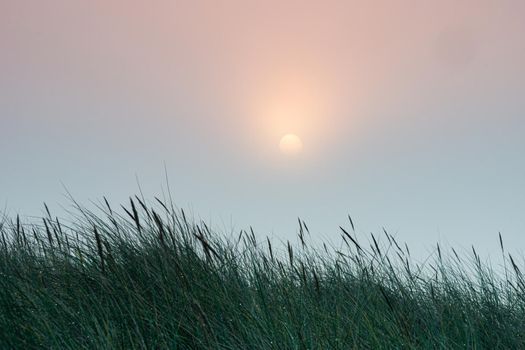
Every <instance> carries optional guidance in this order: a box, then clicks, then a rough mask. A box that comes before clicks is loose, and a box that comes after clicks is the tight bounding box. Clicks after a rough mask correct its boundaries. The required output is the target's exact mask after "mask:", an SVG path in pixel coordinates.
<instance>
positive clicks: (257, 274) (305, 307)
mask: <svg viewBox="0 0 525 350" xmlns="http://www.w3.org/2000/svg"><path fill="white" fill-rule="evenodd" d="M105 203H106V205H105V206H104V207H101V208H99V209H100V210H97V211H96V213H94V212H91V211H88V210H87V209H85V208H83V207H81V206H78V205H77V206H76V211H75V213H76V214H71V215H72V216H71V217H70V219H69V221H68V222H69V223H68V224H64V223H61V222H59V220H57V219H56V218H53V217H52V216H51V214H50V213H49V211H48V214H47V215H46V217H44V218H43V220H41V221H40V222H39V223H38V224H35V223H22V222H20V220H19V219H18V218H11V219H9V218H4V220H0V226H1V228H0V233H1V237H0V348H1V349H15V348H17V349H39V348H42V349H519V348H525V300H524V298H525V293H524V292H525V284H524V279H523V275H522V274H521V272H520V270H519V268H518V266H516V263H515V262H514V260H513V259H512V257H510V255H508V254H507V253H506V252H505V250H504V246H503V243H502V242H501V240H500V243H501V244H500V249H501V251H502V254H503V256H504V257H505V268H504V271H503V272H501V273H499V274H496V273H495V272H494V271H493V270H492V269H491V268H490V267H489V266H486V265H485V264H483V263H482V262H481V260H480V258H479V256H478V255H477V254H476V252H475V251H473V252H472V254H471V255H469V256H465V257H463V258H462V257H459V256H457V255H456V254H455V253H454V254H445V253H444V252H442V251H441V249H440V248H439V247H437V249H436V253H435V254H434V256H433V258H432V259H431V261H430V262H427V263H426V264H425V265H418V264H416V263H414V262H413V259H411V258H410V252H409V250H408V248H407V247H406V246H405V245H402V244H400V243H398V242H396V241H395V239H394V237H392V236H391V235H389V234H388V233H387V232H383V233H381V235H378V236H375V237H374V236H371V237H370V242H357V240H356V238H355V237H356V235H355V232H354V230H353V223H352V222H351V221H350V222H349V224H348V228H342V229H341V232H340V234H341V238H342V240H341V242H342V243H341V246H340V247H338V248H333V247H330V246H329V247H327V246H326V245H321V246H320V248H314V247H313V245H312V243H310V242H312V241H313V238H312V237H310V233H309V232H308V228H307V227H306V225H305V224H304V222H302V221H299V228H298V230H299V237H298V239H297V242H296V243H288V244H284V246H283V247H275V246H272V243H273V242H272V241H270V240H267V239H266V238H264V239H261V238H260V237H258V236H257V235H255V234H254V233H253V232H251V231H249V232H244V231H243V232H241V233H240V234H239V235H238V236H235V237H225V236H223V235H220V234H218V233H214V232H211V230H210V229H209V228H208V226H207V225H206V224H205V223H203V222H193V221H192V220H189V219H187V218H186V215H185V214H184V212H183V211H181V210H178V209H174V208H173V206H171V205H169V204H165V203H163V202H161V201H159V200H156V201H154V202H152V203H150V204H147V203H145V202H144V200H141V199H139V198H135V199H134V200H132V202H131V205H128V207H127V208H124V207H122V208H120V209H119V210H118V211H116V210H114V209H112V208H110V206H109V204H107V202H105ZM152 204H154V205H153V206H154V207H155V209H153V208H152ZM117 212H118V213H117ZM119 213H120V214H119ZM500 239H501V238H500ZM274 245H275V244H274Z"/></svg>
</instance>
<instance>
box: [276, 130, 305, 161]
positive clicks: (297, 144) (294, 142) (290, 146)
mask: <svg viewBox="0 0 525 350" xmlns="http://www.w3.org/2000/svg"><path fill="white" fill-rule="evenodd" d="M279 148H280V149H281V152H283V153H284V154H285V155H288V156H294V155H297V154H299V153H301V151H302V150H303V142H302V141H301V139H300V138H299V136H297V135H295V134H286V135H284V136H283V137H282V138H281V142H280V143H279Z"/></svg>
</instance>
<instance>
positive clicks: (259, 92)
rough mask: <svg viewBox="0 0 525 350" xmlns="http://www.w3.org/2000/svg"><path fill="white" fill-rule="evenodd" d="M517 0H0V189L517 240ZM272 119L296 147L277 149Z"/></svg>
mask: <svg viewBox="0 0 525 350" xmlns="http://www.w3.org/2000/svg"><path fill="white" fill-rule="evenodd" d="M524 36H525V2H524V1H522V0H516V1H512V0H499V1H458V0H454V1H444V0H440V1H415V0H413V1H393V0H391V1H349V0H345V1H343V0H341V1H284V0H275V1H273V0H272V1H268V0H265V1H246V0H242V1H241V0H236V1H196V0H192V1H190V0H188V1H174V0H171V1H168V0H165V1H117V0H103V1H102V0H90V1H76V0H47V1H36V0H35V1H27V0H0V160H1V163H0V164H1V171H0V205H2V206H4V205H5V206H6V208H7V209H8V212H9V213H11V214H15V213H21V214H25V215H34V214H40V213H41V208H42V202H44V201H46V202H48V203H49V204H50V206H51V207H52V208H55V209H56V210H58V211H60V209H59V208H60V207H59V204H67V203H68V202H67V201H66V200H65V199H64V198H63V194H64V189H63V187H62V185H61V183H63V184H64V185H65V186H67V188H68V189H69V190H70V191H71V193H72V194H73V195H74V196H75V197H76V198H77V199H78V200H79V201H81V202H84V203H86V202H88V200H99V199H100V198H101V197H102V196H103V195H106V196H107V197H108V198H110V199H113V200H115V201H118V202H121V201H124V200H126V198H127V196H128V195H130V194H134V193H136V192H137V185H136V179H135V176H138V178H139V180H140V183H141V185H142V188H143V190H144V192H145V194H146V196H147V197H148V196H149V197H150V198H151V197H152V196H154V195H159V194H160V193H161V186H162V185H163V184H164V163H165V164H166V167H167V169H168V174H169V179H170V184H171V187H172V192H173V196H174V199H175V202H176V204H178V205H179V206H181V207H184V208H189V209H191V210H193V212H194V214H195V215H196V216H198V217H202V218H203V219H205V220H209V221H211V222H212V224H213V226H215V227H217V228H219V229H225V230H229V229H231V228H235V229H240V228H244V227H247V226H248V225H253V226H254V227H255V229H256V231H257V232H259V233H260V234H269V235H273V236H275V237H278V238H282V239H287V238H290V237H292V236H294V235H295V232H296V218H297V216H300V217H302V218H303V219H304V220H305V221H306V222H307V223H309V226H310V227H311V230H312V231H313V232H315V234H316V235H318V236H326V237H329V238H332V239H336V238H337V237H338V235H339V232H338V226H339V225H343V224H344V225H347V223H346V214H348V213H350V214H351V215H352V216H353V217H354V219H355V221H356V224H357V226H358V230H359V232H360V234H361V235H364V234H367V233H368V232H370V231H374V232H379V231H380V229H381V227H383V226H384V227H385V228H386V229H387V230H389V231H391V232H392V233H393V234H396V235H397V237H399V238H400V239H401V240H402V241H407V242H408V243H409V244H410V245H411V246H413V247H417V249H420V250H421V251H424V250H425V249H427V248H430V247H431V246H432V245H433V244H434V243H435V242H436V241H441V242H448V243H450V244H454V245H460V246H463V247H469V246H470V244H472V243H474V244H476V246H478V247H479V248H480V250H481V251H482V252H490V251H494V249H495V248H494V247H495V246H496V242H497V232H498V231H501V232H502V234H503V236H504V238H505V239H506V241H507V243H508V244H509V245H513V246H514V248H515V249H518V250H520V249H521V248H520V247H524V246H525V158H524V151H525V137H524V135H525V64H524V62H525V40H524V39H523V38H524ZM287 133H295V134H297V135H298V136H299V137H300V138H301V139H302V142H303V144H304V149H303V151H302V153H301V154H299V155H297V156H286V155H283V154H282V153H281V152H280V151H279V141H280V139H281V137H282V136H283V135H285V134H287Z"/></svg>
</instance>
